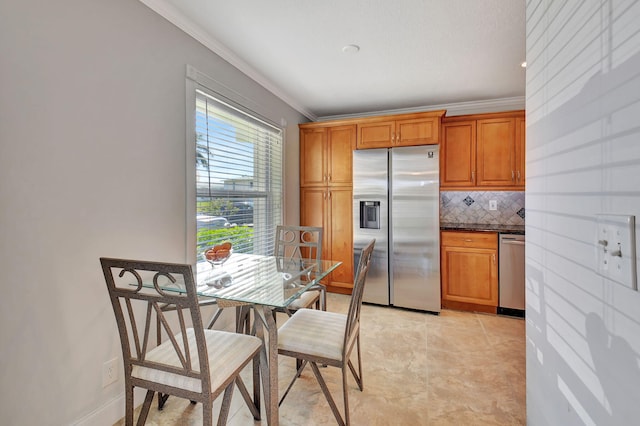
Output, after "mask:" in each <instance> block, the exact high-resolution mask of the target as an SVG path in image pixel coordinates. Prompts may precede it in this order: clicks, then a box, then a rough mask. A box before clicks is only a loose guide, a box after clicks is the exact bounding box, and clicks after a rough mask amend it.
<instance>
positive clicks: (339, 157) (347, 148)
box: [327, 125, 356, 185]
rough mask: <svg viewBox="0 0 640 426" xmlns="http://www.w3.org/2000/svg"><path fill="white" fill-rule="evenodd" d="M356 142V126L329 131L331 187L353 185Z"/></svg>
mask: <svg viewBox="0 0 640 426" xmlns="http://www.w3.org/2000/svg"><path fill="white" fill-rule="evenodd" d="M355 142H356V126H355V125H349V126H338V127H329V128H328V129H327V183H328V184H329V185H351V183H352V180H353V178H352V157H353V150H354V149H355Z"/></svg>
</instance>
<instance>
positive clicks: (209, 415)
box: [202, 383, 233, 426]
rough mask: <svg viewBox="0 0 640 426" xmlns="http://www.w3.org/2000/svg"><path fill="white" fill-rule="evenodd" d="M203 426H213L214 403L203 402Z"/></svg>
mask: <svg viewBox="0 0 640 426" xmlns="http://www.w3.org/2000/svg"><path fill="white" fill-rule="evenodd" d="M232 385H233V383H232ZM218 424H219V422H218ZM202 426H213V401H203V402H202Z"/></svg>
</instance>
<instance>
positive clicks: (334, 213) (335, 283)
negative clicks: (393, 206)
mask: <svg viewBox="0 0 640 426" xmlns="http://www.w3.org/2000/svg"><path fill="white" fill-rule="evenodd" d="M299 127H300V224H301V225H303V226H320V227H322V228H323V229H324V241H323V244H322V257H323V258H324V259H331V260H338V261H341V262H342V265H340V266H339V267H338V268H337V269H336V270H335V271H334V272H332V273H331V274H330V275H329V277H328V279H327V280H326V281H325V284H326V285H327V289H328V290H329V291H332V292H335V293H344V294H350V293H351V290H352V288H353V239H352V235H353V219H352V211H351V210H352V194H353V191H352V177H351V172H352V160H351V158H352V151H353V150H354V149H355V146H356V125H355V124H347V125H336V124H328V123H322V122H320V123H306V124H301V125H300V126H299Z"/></svg>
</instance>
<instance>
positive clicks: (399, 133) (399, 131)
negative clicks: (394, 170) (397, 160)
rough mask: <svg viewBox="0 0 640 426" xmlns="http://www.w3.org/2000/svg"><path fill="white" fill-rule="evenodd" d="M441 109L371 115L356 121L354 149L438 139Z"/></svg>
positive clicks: (387, 146) (423, 143)
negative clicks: (356, 136)
mask: <svg viewBox="0 0 640 426" xmlns="http://www.w3.org/2000/svg"><path fill="white" fill-rule="evenodd" d="M443 115H444V111H431V112H428V113H416V114H404V115H399V116H385V117H381V118H377V117H372V118H368V119H363V120H362V121H360V122H358V139H357V143H356V148H357V149H372V148H392V147H394V146H415V145H432V144H437V143H439V142H440V122H441V119H442V116H443Z"/></svg>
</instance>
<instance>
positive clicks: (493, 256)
mask: <svg viewBox="0 0 640 426" xmlns="http://www.w3.org/2000/svg"><path fill="white" fill-rule="evenodd" d="M491 257H492V258H493V264H494V265H495V264H496V255H495V254H492V255H491Z"/></svg>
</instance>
